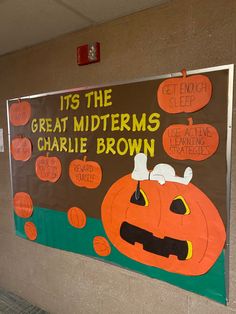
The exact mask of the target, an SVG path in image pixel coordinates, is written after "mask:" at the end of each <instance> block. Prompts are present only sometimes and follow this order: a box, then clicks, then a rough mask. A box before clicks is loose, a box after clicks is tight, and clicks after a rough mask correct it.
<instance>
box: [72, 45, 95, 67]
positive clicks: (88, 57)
mask: <svg viewBox="0 0 236 314" xmlns="http://www.w3.org/2000/svg"><path fill="white" fill-rule="evenodd" d="M99 61H100V43H98V42H95V43H90V44H87V45H83V46H80V47H78V48H77V63H78V65H85V64H89V63H95V62H99Z"/></svg>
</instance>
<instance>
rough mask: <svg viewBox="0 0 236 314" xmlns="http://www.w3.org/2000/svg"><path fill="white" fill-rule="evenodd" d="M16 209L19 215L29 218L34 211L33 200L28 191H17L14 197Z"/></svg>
mask: <svg viewBox="0 0 236 314" xmlns="http://www.w3.org/2000/svg"><path fill="white" fill-rule="evenodd" d="M13 205H14V210H15V213H16V214H17V216H19V217H21V218H29V217H30V216H31V215H32V213H33V202H32V199H31V197H30V195H29V194H28V193H25V192H17V193H16V194H15V196H14V198H13Z"/></svg>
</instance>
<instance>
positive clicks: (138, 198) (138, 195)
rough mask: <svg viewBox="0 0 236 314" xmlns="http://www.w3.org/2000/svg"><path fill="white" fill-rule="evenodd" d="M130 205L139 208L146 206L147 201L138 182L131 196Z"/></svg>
mask: <svg viewBox="0 0 236 314" xmlns="http://www.w3.org/2000/svg"><path fill="white" fill-rule="evenodd" d="M130 203H132V204H135V205H139V206H148V199H147V196H146V194H145V193H144V191H143V190H141V189H140V182H138V184H137V188H136V190H135V192H134V194H133V195H132V196H131V199H130Z"/></svg>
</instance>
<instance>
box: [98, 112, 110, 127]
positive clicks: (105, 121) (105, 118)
mask: <svg viewBox="0 0 236 314" xmlns="http://www.w3.org/2000/svg"><path fill="white" fill-rule="evenodd" d="M109 117H110V114H109V113H108V114H105V115H103V116H101V117H100V120H101V121H102V122H103V128H102V129H103V131H106V130H107V120H108V118H109Z"/></svg>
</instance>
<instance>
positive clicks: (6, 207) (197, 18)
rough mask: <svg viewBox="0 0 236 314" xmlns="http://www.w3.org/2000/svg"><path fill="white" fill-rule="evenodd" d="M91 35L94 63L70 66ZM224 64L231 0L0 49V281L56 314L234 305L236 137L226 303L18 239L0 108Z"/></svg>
mask: <svg viewBox="0 0 236 314" xmlns="http://www.w3.org/2000/svg"><path fill="white" fill-rule="evenodd" d="M90 41H99V42H100V43H101V62H100V63H98V64H93V65H90V66H85V67H78V66H77V65H76V47H77V46H79V45H80V44H83V43H87V42H90ZM231 63H236V1H235V0H227V1H226V0H173V1H168V2H167V3H165V4H162V5H160V6H158V7H156V8H152V9H148V10H145V11H142V12H140V13H136V14H133V15H131V16H127V17H124V18H120V19H117V20H115V21H112V22H109V23H106V24H102V25H98V26H94V27H91V28H88V29H85V30H83V31H80V32H74V33H71V34H69V35H65V36H62V37H60V38H57V39H55V40H51V41H49V42H45V43H43V44H40V45H37V46H34V47H29V48H26V49H23V50H21V51H18V52H15V53H12V54H8V55H5V56H2V57H0V127H3V129H4V136H5V137H4V140H5V152H4V153H0V286H1V287H4V288H5V289H8V290H10V291H12V292H14V293H16V294H18V295H20V296H21V297H23V298H25V299H27V300H29V301H30V302H32V303H34V304H36V305H39V306H41V307H42V308H44V309H45V310H47V311H49V312H51V313H58V314H60V313H66V314H70V313H85V314H87V313H103V314H105V313H109V314H111V313H136V314H137V313H159V314H161V313H171V314H174V313H181V314H185V313H191V314H192V313H193V314H194V313H196V314H198V313H209V314H210V313H214V314H218V313H219V314H226V313H227V314H229V313H236V254H235V251H236V197H235V195H236V194H235V192H236V186H235V184H236V167H235V164H236V140H235V138H233V160H232V194H231V195H232V199H231V231H230V235H231V242H230V245H231V248H230V255H231V256H230V298H229V306H228V307H226V306H223V305H220V304H217V303H215V302H213V301H210V300H208V299H206V298H204V297H201V296H197V295H194V294H192V293H190V292H187V291H184V290H181V289H179V288H177V287H174V286H171V285H169V284H167V283H164V282H161V281H158V280H154V279H151V278H148V277H145V276H142V275H139V274H136V273H133V272H130V271H127V270H124V269H121V268H119V267H115V266H112V265H109V264H105V263H102V262H99V261H96V260H93V259H90V258H87V257H84V256H80V255H76V254H73V253H68V252H63V251H59V250H56V249H52V248H47V247H43V246H40V245H36V244H34V243H31V242H30V241H25V240H23V239H20V238H17V237H16V236H15V234H14V224H13V218H12V212H11V208H12V204H11V191H10V177H9V163H8V151H7V122H6V107H5V100H6V99H9V98H13V97H17V96H22V95H31V94H38V93H41V92H47V91H54V90H61V89H66V88H73V87H78V86H88V85H96V84H106V83H111V82H118V81H122V80H132V79H136V78H141V77H149V76H154V75H160V74H165V73H171V72H178V71H179V70H180V69H182V68H187V69H197V68H204V67H212V66H217V65H222V64H231ZM234 86H235V84H234ZM234 108H235V107H234ZM235 118H236V112H235V109H234V120H235ZM234 122H235V123H236V121H234ZM234 129H235V128H234ZM233 134H235V132H233Z"/></svg>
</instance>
